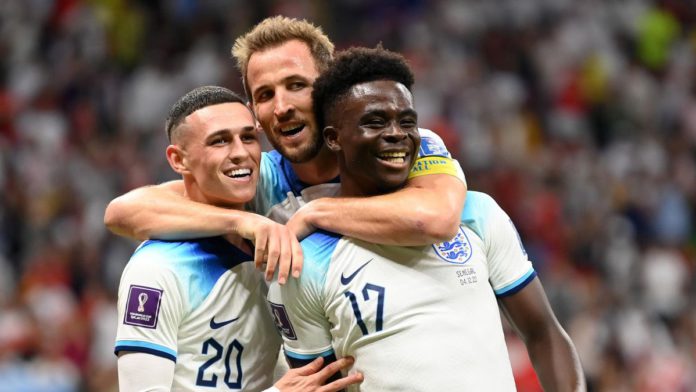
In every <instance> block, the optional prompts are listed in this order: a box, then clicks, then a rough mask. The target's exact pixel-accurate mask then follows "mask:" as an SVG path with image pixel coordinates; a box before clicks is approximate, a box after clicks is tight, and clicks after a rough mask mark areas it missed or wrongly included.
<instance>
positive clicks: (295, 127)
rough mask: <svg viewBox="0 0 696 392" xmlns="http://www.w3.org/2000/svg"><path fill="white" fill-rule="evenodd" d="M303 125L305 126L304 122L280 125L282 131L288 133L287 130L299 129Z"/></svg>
mask: <svg viewBox="0 0 696 392" xmlns="http://www.w3.org/2000/svg"><path fill="white" fill-rule="evenodd" d="M302 127H303V124H293V125H286V126H283V127H280V132H282V133H286V132H291V131H297V130H299V129H300V128H302Z"/></svg>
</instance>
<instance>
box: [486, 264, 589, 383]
mask: <svg viewBox="0 0 696 392" xmlns="http://www.w3.org/2000/svg"><path fill="white" fill-rule="evenodd" d="M500 305H501V308H502V310H503V313H504V314H505V316H506V317H507V319H508V320H509V321H510V324H511V325H512V326H513V328H514V329H515V332H517V334H518V335H519V336H520V338H521V339H522V340H523V341H524V343H525V345H526V346H527V351H528V353H529V357H530V358H531V360H532V364H533V365H534V370H535V371H536V373H537V375H538V376H539V380H540V381H541V385H542V386H543V388H544V390H546V391H585V390H586V385H585V378H584V375H583V371H582V366H581V365H580V359H579V357H578V354H577V352H576V350H575V347H574V346H573V343H572V341H571V340H570V337H569V336H568V334H567V333H566V332H565V331H564V330H563V328H562V327H561V325H560V324H559V322H558V320H557V319H556V317H555V316H554V314H553V311H552V310H551V306H550V305H549V302H548V299H547V298H546V294H545V293H544V289H543V287H542V285H541V282H540V281H539V278H538V277H537V278H534V279H533V280H532V281H531V282H530V283H529V284H528V285H527V286H525V287H524V288H523V289H521V290H520V291H518V292H516V293H515V294H512V295H510V296H505V297H502V298H500Z"/></svg>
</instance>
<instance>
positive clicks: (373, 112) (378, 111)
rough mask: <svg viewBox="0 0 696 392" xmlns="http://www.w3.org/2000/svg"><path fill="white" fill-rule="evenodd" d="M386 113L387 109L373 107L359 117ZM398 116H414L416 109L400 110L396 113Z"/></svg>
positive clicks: (416, 114) (415, 115)
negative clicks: (373, 108)
mask: <svg viewBox="0 0 696 392" xmlns="http://www.w3.org/2000/svg"><path fill="white" fill-rule="evenodd" d="M386 114H387V111H386V110H382V109H375V110H368V111H367V112H365V113H364V114H363V115H362V116H361V117H365V116H374V115H377V116H385V115H386ZM398 116H414V117H418V112H416V111H415V110H413V109H406V110H402V111H400V112H399V113H398Z"/></svg>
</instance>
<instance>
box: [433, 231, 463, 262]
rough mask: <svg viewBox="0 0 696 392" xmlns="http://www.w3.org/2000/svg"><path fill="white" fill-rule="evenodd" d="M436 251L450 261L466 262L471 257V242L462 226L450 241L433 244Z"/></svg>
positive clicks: (442, 257)
mask: <svg viewBox="0 0 696 392" xmlns="http://www.w3.org/2000/svg"><path fill="white" fill-rule="evenodd" d="M432 247H433V249H434V250H435V253H437V255H438V256H439V257H440V258H441V259H442V260H445V261H446V262H448V263H452V264H464V263H466V262H467V261H469V259H470V258H471V253H472V251H471V243H470V242H469V237H467V236H466V233H465V232H464V229H463V228H462V227H461V226H460V227H459V230H458V231H457V235H456V236H454V238H452V239H451V240H449V241H446V242H441V243H439V244H434V245H432Z"/></svg>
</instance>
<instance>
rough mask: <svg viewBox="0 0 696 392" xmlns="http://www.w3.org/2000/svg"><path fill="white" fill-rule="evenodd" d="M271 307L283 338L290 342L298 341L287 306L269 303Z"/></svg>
mask: <svg viewBox="0 0 696 392" xmlns="http://www.w3.org/2000/svg"><path fill="white" fill-rule="evenodd" d="M268 303H269V304H270V305H271V310H272V312H273V318H274V319H275V324H276V327H277V328H278V331H280V333H281V334H283V336H285V337H286V338H287V339H288V340H297V334H296V333H295V328H293V326H292V323H291V322H290V317H289V316H288V312H287V310H285V306H284V305H282V304H274V303H273V302H270V301H269V302H268Z"/></svg>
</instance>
